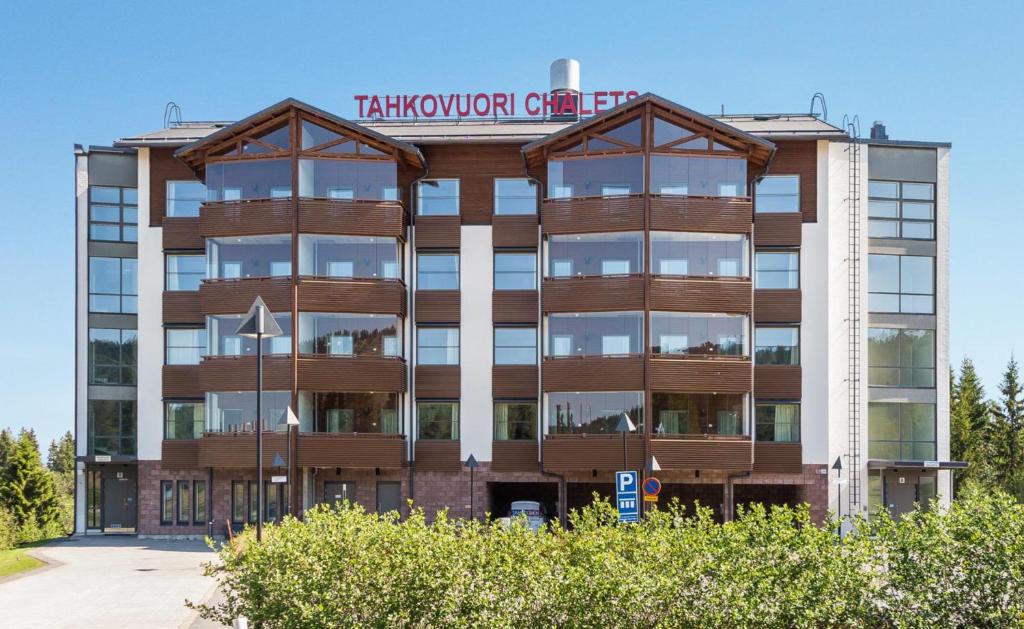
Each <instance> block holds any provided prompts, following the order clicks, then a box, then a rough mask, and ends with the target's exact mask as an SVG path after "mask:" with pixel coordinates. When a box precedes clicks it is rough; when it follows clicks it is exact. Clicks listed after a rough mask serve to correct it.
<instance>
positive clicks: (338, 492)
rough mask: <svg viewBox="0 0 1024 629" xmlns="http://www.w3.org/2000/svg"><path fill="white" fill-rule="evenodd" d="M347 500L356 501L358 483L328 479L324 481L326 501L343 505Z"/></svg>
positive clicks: (350, 502) (332, 504)
mask: <svg viewBox="0 0 1024 629" xmlns="http://www.w3.org/2000/svg"><path fill="white" fill-rule="evenodd" d="M346 500H348V502H349V504H355V503H356V484H355V483H353V482H351V481H327V482H325V483H324V502H325V503H327V504H329V505H331V506H332V507H333V506H341V505H342V504H343V503H344V502H345V501H346Z"/></svg>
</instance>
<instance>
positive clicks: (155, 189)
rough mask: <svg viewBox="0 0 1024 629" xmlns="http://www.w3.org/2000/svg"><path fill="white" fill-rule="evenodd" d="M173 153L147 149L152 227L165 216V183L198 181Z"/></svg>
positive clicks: (165, 149)
mask: <svg viewBox="0 0 1024 629" xmlns="http://www.w3.org/2000/svg"><path fill="white" fill-rule="evenodd" d="M174 151H175V148H158V147H150V149H149V224H150V226H153V227H157V226H159V225H161V224H162V223H163V220H164V216H165V215H166V214H167V182H168V181H198V180H197V179H196V176H195V174H194V173H193V172H192V169H191V168H189V167H188V166H186V165H185V164H184V163H183V162H181V161H179V160H178V158H176V157H174ZM166 246H167V245H166V244H165V245H164V247H166Z"/></svg>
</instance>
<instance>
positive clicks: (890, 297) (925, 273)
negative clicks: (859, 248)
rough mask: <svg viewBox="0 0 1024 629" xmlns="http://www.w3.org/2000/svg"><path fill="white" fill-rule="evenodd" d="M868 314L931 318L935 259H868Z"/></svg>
mask: <svg viewBox="0 0 1024 629" xmlns="http://www.w3.org/2000/svg"><path fill="white" fill-rule="evenodd" d="M868 311H869V312H903V313H916V314H933V313H934V312H935V258H932V257H928V256H896V255H885V254H879V253H872V254H870V255H868Z"/></svg>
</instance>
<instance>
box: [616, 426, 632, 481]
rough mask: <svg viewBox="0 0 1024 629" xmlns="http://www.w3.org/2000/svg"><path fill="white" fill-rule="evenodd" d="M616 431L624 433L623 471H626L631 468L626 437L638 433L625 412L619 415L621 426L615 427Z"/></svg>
mask: <svg viewBox="0 0 1024 629" xmlns="http://www.w3.org/2000/svg"><path fill="white" fill-rule="evenodd" d="M615 430H616V431H617V432H621V433H622V469H623V471H625V470H627V469H628V468H629V461H628V459H627V458H626V435H627V434H629V433H631V432H636V425H635V424H634V423H633V420H631V419H630V418H629V415H627V414H626V412H625V411H623V412H622V413H621V414H620V415H619V425H618V426H616V427H615Z"/></svg>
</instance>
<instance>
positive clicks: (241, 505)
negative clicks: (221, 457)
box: [231, 480, 248, 524]
mask: <svg viewBox="0 0 1024 629" xmlns="http://www.w3.org/2000/svg"><path fill="white" fill-rule="evenodd" d="M245 489H246V483H245V481H239V480H233V481H231V522H232V524H242V523H244V522H245V520H246V517H245V516H246V505H247V504H248V501H247V500H246V497H245Z"/></svg>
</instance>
